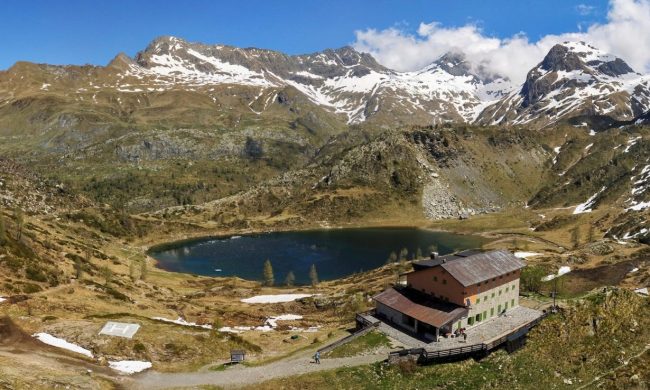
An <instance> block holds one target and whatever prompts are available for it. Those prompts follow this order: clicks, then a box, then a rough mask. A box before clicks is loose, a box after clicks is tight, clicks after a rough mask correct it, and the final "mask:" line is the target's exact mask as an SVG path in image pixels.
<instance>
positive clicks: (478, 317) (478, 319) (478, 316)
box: [476, 313, 481, 322]
mask: <svg viewBox="0 0 650 390" xmlns="http://www.w3.org/2000/svg"><path fill="white" fill-rule="evenodd" d="M476 322H481V313H478V314H477V315H476Z"/></svg>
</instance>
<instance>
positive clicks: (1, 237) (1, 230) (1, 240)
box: [0, 210, 7, 245]
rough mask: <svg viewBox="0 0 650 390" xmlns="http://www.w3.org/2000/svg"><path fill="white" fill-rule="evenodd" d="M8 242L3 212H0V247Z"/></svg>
mask: <svg viewBox="0 0 650 390" xmlns="http://www.w3.org/2000/svg"><path fill="white" fill-rule="evenodd" d="M5 242H7V227H6V226H5V219H4V217H3V216H2V210H0V245H4V244H5Z"/></svg>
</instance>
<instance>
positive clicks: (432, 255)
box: [431, 252, 438, 260]
mask: <svg viewBox="0 0 650 390" xmlns="http://www.w3.org/2000/svg"><path fill="white" fill-rule="evenodd" d="M437 258H438V252H431V260H435V259H437Z"/></svg>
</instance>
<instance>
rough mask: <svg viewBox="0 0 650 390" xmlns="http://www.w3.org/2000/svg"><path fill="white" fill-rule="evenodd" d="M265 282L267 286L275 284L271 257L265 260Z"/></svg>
mask: <svg viewBox="0 0 650 390" xmlns="http://www.w3.org/2000/svg"><path fill="white" fill-rule="evenodd" d="M264 284H265V285H267V286H273V285H274V284H275V277H274V276H273V265H272V264H271V260H269V259H266V261H265V262H264Z"/></svg>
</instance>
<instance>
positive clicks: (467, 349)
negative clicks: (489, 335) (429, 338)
mask: <svg viewBox="0 0 650 390" xmlns="http://www.w3.org/2000/svg"><path fill="white" fill-rule="evenodd" d="M485 349H486V348H485V345H484V344H474V345H466V346H463V347H456V348H449V349H443V350H440V351H426V350H425V351H424V353H423V354H422V356H423V357H425V358H426V359H438V358H445V357H450V356H458V355H465V354H468V353H474V352H478V351H483V350H485Z"/></svg>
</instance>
